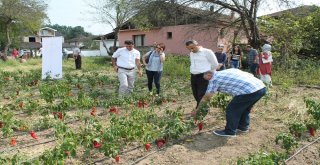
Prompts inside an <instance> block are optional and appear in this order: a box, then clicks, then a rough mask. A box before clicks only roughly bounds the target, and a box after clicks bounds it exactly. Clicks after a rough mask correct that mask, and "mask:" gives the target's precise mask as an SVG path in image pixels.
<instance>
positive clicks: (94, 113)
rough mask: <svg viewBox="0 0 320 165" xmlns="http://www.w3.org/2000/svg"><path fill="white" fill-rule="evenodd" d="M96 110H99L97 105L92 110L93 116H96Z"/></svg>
mask: <svg viewBox="0 0 320 165" xmlns="http://www.w3.org/2000/svg"><path fill="white" fill-rule="evenodd" d="M96 112H97V109H96V107H95V106H94V107H92V109H91V112H90V114H91V116H96Z"/></svg>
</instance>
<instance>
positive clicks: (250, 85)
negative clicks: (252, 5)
mask: <svg viewBox="0 0 320 165" xmlns="http://www.w3.org/2000/svg"><path fill="white" fill-rule="evenodd" d="M124 44H125V47H123V48H119V49H118V50H117V51H116V52H115V53H114V54H113V55H112V65H113V68H114V71H115V72H117V75H118V79H119V82H120V85H119V96H120V97H122V96H125V95H127V94H129V93H131V92H132V91H133V89H134V82H135V79H136V73H138V74H139V76H140V77H141V76H142V68H141V64H140V61H142V63H143V64H144V66H146V75H147V79H148V90H149V92H150V94H151V95H152V94H153V92H152V86H153V83H154V84H155V87H156V93H155V94H156V95H159V94H160V89H161V88H160V86H161V85H160V80H161V76H162V72H163V63H164V62H165V59H166V57H165V53H164V51H165V44H163V43H154V45H153V47H152V50H151V51H149V52H147V53H146V54H144V55H143V56H142V60H140V57H141V54H140V52H139V51H138V50H137V49H135V48H134V43H133V41H132V40H126V41H125V42H124ZM185 45H186V48H187V49H188V50H189V51H190V55H189V57H190V75H191V78H190V81H191V82H190V84H191V89H192V94H193V97H194V99H195V100H196V106H195V108H194V110H193V112H192V113H191V115H196V114H197V113H196V112H197V111H199V109H201V108H202V107H203V106H202V105H204V104H207V103H208V101H209V100H210V98H211V97H212V96H213V94H215V93H218V92H222V93H227V94H229V95H231V96H233V98H232V100H231V101H230V103H229V104H228V106H227V108H226V121H227V122H226V126H225V129H223V130H215V131H213V133H214V134H215V135H218V136H225V137H234V136H236V134H237V133H239V132H240V133H243V132H248V131H249V124H250V117H249V114H250V112H251V109H252V107H253V105H254V104H255V103H256V102H257V101H259V100H260V99H261V98H262V97H263V96H264V95H265V94H266V85H265V84H267V85H269V86H271V85H272V84H271V65H272V55H271V45H269V44H265V45H264V46H263V47H262V52H261V53H258V51H257V50H256V49H254V48H252V46H250V45H247V46H246V51H247V52H246V60H247V65H248V71H249V72H250V73H248V72H246V71H242V70H240V68H242V66H243V65H242V64H243V62H242V61H243V57H244V55H243V54H244V53H245V52H242V50H241V48H240V46H239V45H236V46H234V47H233V48H232V49H231V51H230V52H223V50H224V45H218V50H217V51H216V52H213V51H212V50H210V49H207V48H204V47H202V46H201V45H200V44H198V42H197V41H195V40H190V41H187V42H186V44H185ZM228 67H230V68H229V69H227V68H228ZM259 78H260V79H259Z"/></svg>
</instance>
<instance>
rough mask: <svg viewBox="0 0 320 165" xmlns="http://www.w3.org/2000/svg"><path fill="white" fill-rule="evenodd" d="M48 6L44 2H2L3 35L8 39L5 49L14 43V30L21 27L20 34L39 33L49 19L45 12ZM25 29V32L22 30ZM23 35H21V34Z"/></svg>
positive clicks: (6, 0) (8, 0)
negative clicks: (46, 19)
mask: <svg viewBox="0 0 320 165" xmlns="http://www.w3.org/2000/svg"><path fill="white" fill-rule="evenodd" d="M46 8H47V4H46V3H45V2H44V1H42V0H2V1H1V5H0V16H1V19H0V25H2V27H5V28H1V30H0V31H1V32H2V33H6V34H7V35H8V37H7V38H6V39H5V41H4V43H5V47H6V49H8V48H9V46H10V44H11V43H12V42H11V40H12V38H13V36H11V34H12V30H13V29H15V27H19V28H18V30H16V31H15V32H16V33H15V34H18V33H19V32H29V33H30V32H31V33H33V32H37V31H38V30H39V28H40V26H41V24H42V23H43V21H44V19H45V18H46V17H47V15H46V13H45V10H46ZM22 29H23V30H22ZM19 34H21V33H19ZM5 51H6V50H5Z"/></svg>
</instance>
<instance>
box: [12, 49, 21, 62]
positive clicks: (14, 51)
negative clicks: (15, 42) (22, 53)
mask: <svg viewBox="0 0 320 165" xmlns="http://www.w3.org/2000/svg"><path fill="white" fill-rule="evenodd" d="M11 55H12V57H13V58H14V59H16V58H18V56H19V52H18V51H17V49H16V48H13V50H12V53H11Z"/></svg>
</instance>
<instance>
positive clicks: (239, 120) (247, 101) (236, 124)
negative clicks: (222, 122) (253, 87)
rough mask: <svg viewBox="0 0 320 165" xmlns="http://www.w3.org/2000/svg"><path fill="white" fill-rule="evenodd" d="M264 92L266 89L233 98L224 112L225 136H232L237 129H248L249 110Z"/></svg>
mask: <svg viewBox="0 0 320 165" xmlns="http://www.w3.org/2000/svg"><path fill="white" fill-rule="evenodd" d="M266 91H267V90H266V88H263V89H260V90H258V91H256V92H254V93H251V94H246V95H239V96H235V97H233V99H232V100H231V102H230V103H229V104H228V106H227V110H226V118H227V125H226V127H225V132H226V133H227V134H231V135H234V134H236V130H237V129H241V130H247V129H249V124H250V116H249V114H250V111H251V108H252V107H253V105H254V104H255V103H256V102H257V101H259V100H260V99H261V98H262V97H263V96H264V95H265V94H266Z"/></svg>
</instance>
